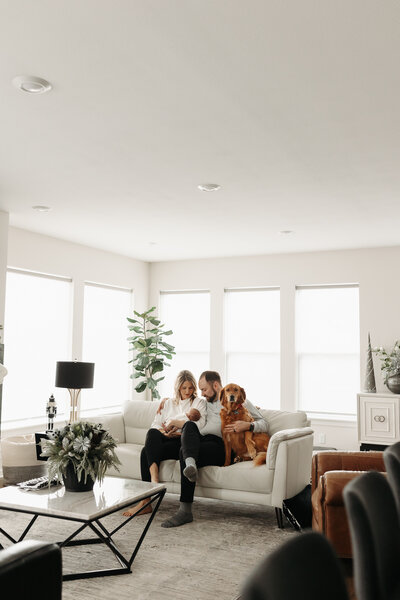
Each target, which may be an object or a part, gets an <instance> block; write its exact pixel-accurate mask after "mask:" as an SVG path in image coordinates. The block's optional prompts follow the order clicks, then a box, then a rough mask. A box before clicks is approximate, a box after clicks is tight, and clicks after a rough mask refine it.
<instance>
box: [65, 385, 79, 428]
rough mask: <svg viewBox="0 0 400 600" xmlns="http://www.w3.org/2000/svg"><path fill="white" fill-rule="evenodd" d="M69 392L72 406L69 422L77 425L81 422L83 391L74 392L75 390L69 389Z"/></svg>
mask: <svg viewBox="0 0 400 600" xmlns="http://www.w3.org/2000/svg"><path fill="white" fill-rule="evenodd" d="M68 391H69V395H70V398H71V406H70V411H69V422H70V423H76V422H77V421H78V420H79V412H80V405H79V394H80V393H81V390H74V389H70V388H68Z"/></svg>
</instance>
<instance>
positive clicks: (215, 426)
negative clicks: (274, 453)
mask: <svg viewBox="0 0 400 600" xmlns="http://www.w3.org/2000/svg"><path fill="white" fill-rule="evenodd" d="M244 406H245V407H246V408H247V410H248V411H249V413H250V414H251V416H252V417H253V419H254V433H268V423H267V422H266V420H265V419H264V418H263V416H262V414H261V413H260V411H259V410H258V409H257V408H256V407H255V406H253V404H252V403H251V402H250V400H246V401H245V402H244ZM220 413H221V403H220V402H219V400H215V401H214V402H207V422H206V424H205V426H204V427H203V428H200V427H199V429H200V433H201V435H208V434H212V435H218V436H219V437H222V432H221V415H220Z"/></svg>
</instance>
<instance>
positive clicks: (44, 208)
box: [32, 205, 51, 212]
mask: <svg viewBox="0 0 400 600" xmlns="http://www.w3.org/2000/svg"><path fill="white" fill-rule="evenodd" d="M32 208H33V210H37V212H49V210H51V208H50V206H40V205H37V206H32Z"/></svg>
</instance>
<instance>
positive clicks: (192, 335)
mask: <svg viewBox="0 0 400 600" xmlns="http://www.w3.org/2000/svg"><path fill="white" fill-rule="evenodd" d="M160 318H161V320H162V322H163V323H165V329H172V331H173V335H171V336H168V337H167V338H165V340H166V341H167V342H168V343H169V344H172V345H173V346H175V352H176V355H175V356H173V358H172V360H171V361H167V362H169V363H170V364H171V367H168V368H167V369H166V370H165V372H164V373H163V374H164V375H165V379H164V380H163V381H161V382H160V384H159V392H160V394H161V396H162V397H163V396H171V395H172V394H173V391H174V381H175V378H176V376H177V374H178V373H179V371H181V370H182V369H188V370H189V371H191V372H192V373H193V375H194V376H195V378H196V380H198V378H199V375H200V374H201V373H202V371H206V370H207V369H209V368H210V294H209V292H203V291H201V292H161V294H160Z"/></svg>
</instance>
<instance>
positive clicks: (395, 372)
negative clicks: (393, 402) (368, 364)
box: [372, 340, 400, 394]
mask: <svg viewBox="0 0 400 600" xmlns="http://www.w3.org/2000/svg"><path fill="white" fill-rule="evenodd" d="M372 352H374V353H375V354H376V355H377V356H378V357H379V358H380V360H381V371H382V373H383V381H384V383H385V385H387V387H388V388H389V390H390V391H391V392H393V393H394V394H400V341H399V340H397V341H396V342H395V344H394V346H393V348H391V349H390V350H389V351H387V350H385V348H382V346H381V347H380V348H374V349H373V350H372Z"/></svg>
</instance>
